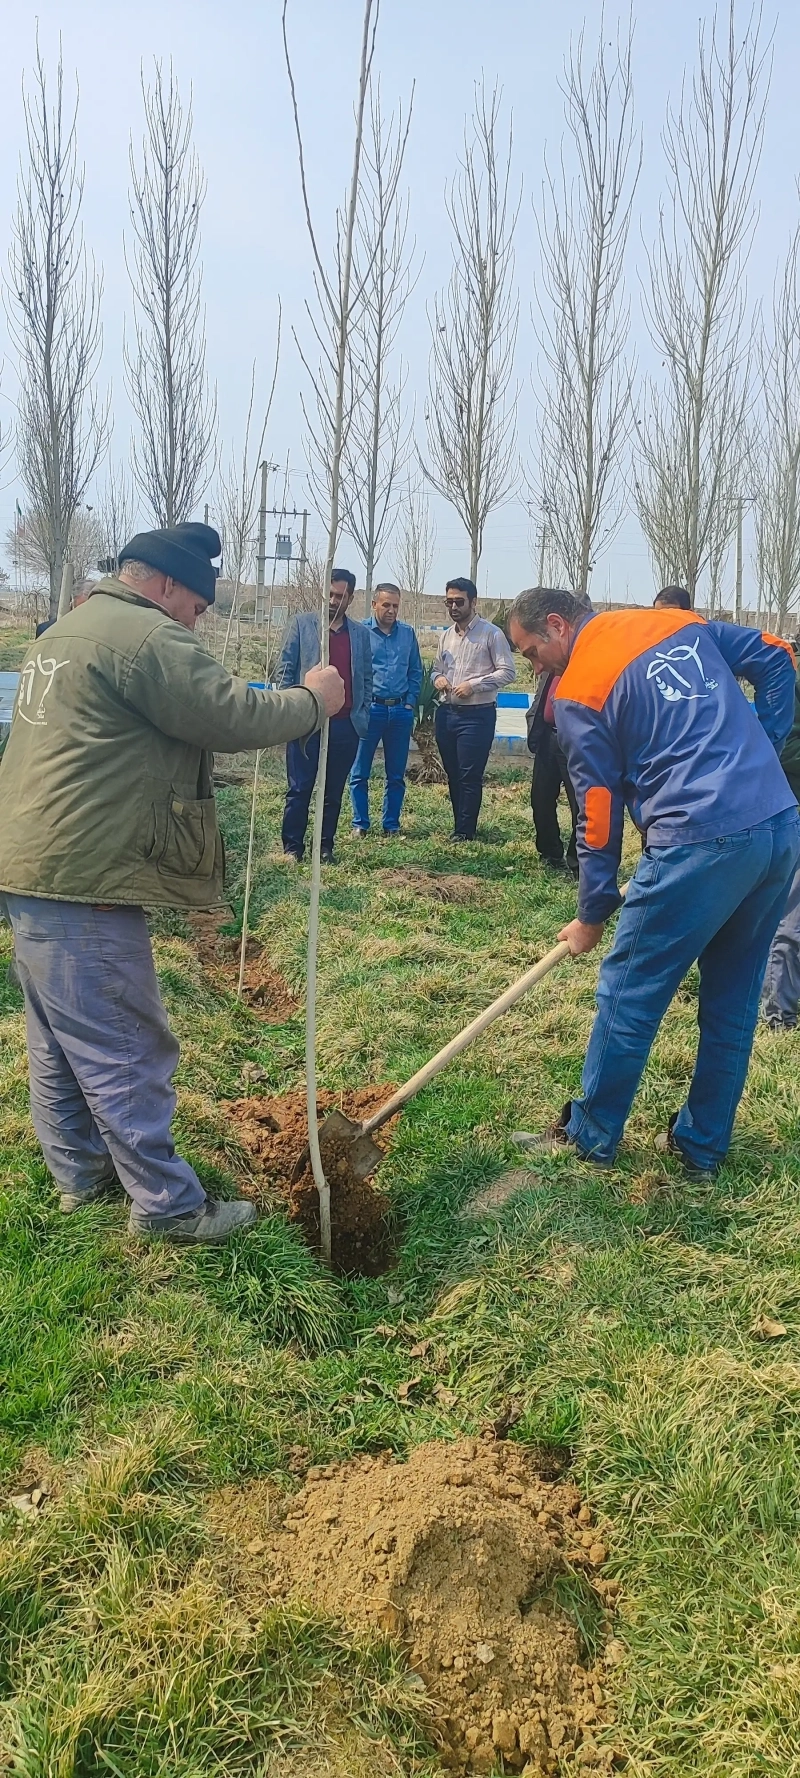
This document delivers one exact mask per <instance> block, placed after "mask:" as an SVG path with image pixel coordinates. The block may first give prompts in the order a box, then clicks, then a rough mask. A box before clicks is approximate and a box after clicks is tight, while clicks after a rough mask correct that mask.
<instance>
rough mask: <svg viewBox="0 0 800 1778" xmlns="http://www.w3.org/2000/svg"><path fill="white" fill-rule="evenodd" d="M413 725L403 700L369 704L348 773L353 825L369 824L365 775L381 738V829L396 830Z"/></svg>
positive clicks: (367, 774)
mask: <svg viewBox="0 0 800 1778" xmlns="http://www.w3.org/2000/svg"><path fill="white" fill-rule="evenodd" d="M413 726H414V712H413V710H408V709H406V706H405V704H373V705H372V708H371V710H370V713H369V728H368V729H367V732H366V734H365V736H364V738H363V740H362V741H359V743H358V752H357V754H356V763H355V765H354V766H353V770H352V772H351V773H350V800H351V802H352V804H353V826H354V827H363V828H367V827H369V775H370V772H371V771H372V761H373V759H374V758H375V752H376V749H377V748H378V747H379V745H380V743H381V741H382V742H383V759H384V764H385V766H386V789H385V791H384V796H383V831H384V833H397V832H399V828H400V811H401V809H402V807H403V800H404V797H405V794H406V765H407V763H408V749H409V746H410V743H411V730H412V728H413Z"/></svg>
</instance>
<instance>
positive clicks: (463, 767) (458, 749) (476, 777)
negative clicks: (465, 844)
mask: <svg viewBox="0 0 800 1778" xmlns="http://www.w3.org/2000/svg"><path fill="white" fill-rule="evenodd" d="M496 721H497V709H496V706H495V705H494V704H473V705H471V706H470V707H468V708H466V709H464V710H459V708H458V706H457V705H456V704H440V705H439V708H438V710H437V712H436V745H437V747H438V749H439V752H440V754H441V756H442V765H443V766H444V769H445V771H446V773H447V787H448V790H449V792H450V801H451V803H452V805H453V829H454V832H455V833H457V834H459V835H460V836H461V838H462V839H464V840H474V838H475V829H476V827H477V825H478V816H479V814H480V812H481V801H482V798H483V774H484V772H485V770H486V764H487V761H488V758H489V754H490V753H491V751H492V742H493V740H494V730H495V723H496Z"/></svg>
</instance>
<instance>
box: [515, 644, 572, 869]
mask: <svg viewBox="0 0 800 1778" xmlns="http://www.w3.org/2000/svg"><path fill="white" fill-rule="evenodd" d="M559 677H560V676H559V674H558V673H542V674H541V676H540V678H539V683H538V685H537V687H536V693H535V696H534V700H533V703H532V704H531V705H530V708H529V710H528V714H527V717H526V719H525V720H526V722H527V725H528V751H529V753H532V754H533V776H532V778H531V811H532V813H533V830H534V833H535V835H536V850H537V852H538V854H539V857H540V858H542V859H543V860H544V863H545V864H546V865H548V866H549V867H550V869H551V870H558V871H568V872H569V873H570V875H571V876H573V877H577V875H578V840H577V828H578V803H577V799H576V796H575V792H574V790H573V788H572V780H571V778H570V775H569V772H568V771H567V762H566V759H565V758H564V753H563V750H562V748H561V747H560V746H559V742H558V735H557V734H556V719H555V713H554V707H553V698H554V697H555V694H556V691H557V689H558V684H559ZM562 785H563V787H564V790H565V792H566V797H567V802H568V803H569V806H570V813H571V815H572V833H571V834H570V837H569V842H568V845H567V851H566V857H565V855H564V842H563V840H562V838H561V829H560V827H559V825H558V798H559V793H560V791H561V787H562Z"/></svg>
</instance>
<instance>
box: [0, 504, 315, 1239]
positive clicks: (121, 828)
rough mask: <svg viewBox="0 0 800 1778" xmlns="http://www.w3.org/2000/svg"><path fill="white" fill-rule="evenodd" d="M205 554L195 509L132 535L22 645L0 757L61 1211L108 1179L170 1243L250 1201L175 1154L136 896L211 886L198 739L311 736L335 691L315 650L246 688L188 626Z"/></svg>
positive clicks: (5, 860)
mask: <svg viewBox="0 0 800 1778" xmlns="http://www.w3.org/2000/svg"><path fill="white" fill-rule="evenodd" d="M220 552H221V544H220V539H219V537H218V535H217V533H216V531H214V530H212V529H211V528H210V527H209V526H207V525H195V524H186V525H175V526H173V527H172V528H171V529H169V530H162V531H147V532H142V533H141V534H140V535H139V536H137V537H134V538H133V539H132V541H131V542H130V543H129V544H128V545H127V546H126V548H125V549H124V550H123V551H122V552H121V554H120V558H119V571H118V574H117V576H111V577H109V578H108V579H106V580H102V581H100V582H99V583H98V585H97V586H96V587H94V588H93V590H92V593H91V595H90V597H89V598H88V599H87V600H86V601H85V602H84V603H83V604H82V605H80V607H79V608H78V609H77V610H75V611H71V612H69V613H68V614H67V615H66V616H65V617H63V618H59V620H58V621H57V622H56V623H55V624H53V625H52V627H51V628H50V629H49V630H48V631H47V634H46V636H43V637H41V638H40V639H39V640H37V641H36V642H34V644H33V646H32V647H31V648H30V650H29V651H28V654H27V656H26V658H25V661H24V663H23V667H22V673H21V677H20V689H19V694H18V699H17V705H16V709H15V712H14V719H13V722H12V726H11V734H10V737H9V741H8V745H7V747H6V751H5V754H4V757H3V761H2V766H0V805H1V807H2V820H0V890H2V892H3V894H4V897H5V900H6V903H7V906H8V913H9V917H10V919H11V924H12V926H13V929H14V941H15V949H16V958H17V967H18V970H19V977H20V982H21V986H22V991H23V994H24V996H25V1015H26V1026H27V1038H28V1056H29V1063H30V1076H31V1113H32V1117H33V1123H34V1127H35V1129H36V1133H37V1136H38V1138H39V1141H40V1142H41V1145H42V1149H43V1152H44V1156H45V1160H46V1161H47V1164H48V1167H49V1168H50V1171H51V1173H52V1175H53V1178H54V1180H55V1181H56V1184H57V1186H58V1188H59V1191H60V1194H61V1208H62V1210H65V1211H72V1210H77V1209H79V1208H80V1207H81V1206H82V1205H84V1204H86V1203H89V1202H90V1201H91V1200H93V1199H95V1198H97V1197H99V1196H101V1195H102V1194H103V1193H104V1192H106V1191H107V1190H108V1189H109V1188H110V1187H111V1188H113V1187H115V1186H116V1185H117V1183H118V1182H119V1183H120V1184H121V1185H122V1186H123V1187H124V1189H125V1191H126V1192H127V1194H128V1196H129V1197H130V1199H131V1201H132V1202H131V1213H130V1225H129V1226H130V1228H131V1231H132V1232H133V1233H134V1234H137V1235H139V1236H140V1237H142V1238H144V1239H152V1238H153V1237H154V1236H161V1237H163V1238H165V1239H166V1240H168V1241H173V1242H176V1243H179V1244H182V1245H186V1244H197V1243H206V1242H220V1241H224V1240H226V1239H227V1237H228V1235H229V1234H230V1233H231V1232H232V1231H233V1230H234V1229H236V1228H242V1227H245V1226H246V1225H247V1224H248V1223H250V1222H253V1221H254V1220H255V1210H254V1207H253V1205H252V1204H249V1203H244V1202H235V1203H222V1202H217V1201H216V1200H215V1199H213V1198H210V1197H208V1196H207V1195H206V1193H205V1192H204V1190H203V1187H202V1185H201V1184H200V1181H199V1179H198V1178H197V1175H196V1173H195V1172H194V1171H193V1169H192V1168H191V1167H190V1166H189V1164H188V1162H187V1161H185V1160H183V1159H182V1157H181V1156H180V1155H178V1154H176V1152H175V1147H174V1144H173V1142H172V1138H171V1135H170V1126H171V1121H172V1115H173V1112H174V1108H175V1094H174V1092H173V1088H172V1077H173V1074H174V1072H175V1068H176V1065H177V1061H178V1054H179V1051H178V1045H177V1043H176V1041H175V1039H174V1037H173V1036H172V1033H171V1031H170V1029H169V1026H168V1024H167V1019H166V1014H165V1011H164V1007H163V1004H162V1001H161V996H160V994H159V990H158V984H157V981H156V975H155V970H154V967H153V957H152V952H151V948H150V940H149V936H148V932H147V926H146V922H145V916H144V912H143V909H144V908H145V907H152V906H157V905H162V906H164V905H166V906H170V907H186V908H207V907H211V906H213V905H215V904H218V903H220V902H221V901H222V900H223V851H222V841H221V838H220V835H219V831H218V828H217V819H216V811H215V807H214V792H213V785H212V766H213V753H212V749H216V750H218V751H220V752H223V753H224V752H237V751H239V750H240V749H244V748H262V747H275V746H278V745H280V744H282V743H284V742H286V741H291V740H298V739H301V738H302V737H303V736H308V735H312V734H314V733H315V731H316V730H317V729H318V728H319V727H320V725H321V723H322V721H323V720H324V718H325V717H328V716H333V715H335V713H336V711H337V710H339V709H340V708H341V704H342V700H343V697H344V687H343V685H342V681H341V679H340V678H339V675H338V673H337V672H336V670H335V668H333V667H326V668H322V667H317V668H315V669H313V670H312V671H310V672H309V673H308V674H307V675H306V681H305V685H304V686H302V687H297V688H296V689H294V690H291V691H285V692H260V691H255V690H253V689H251V688H250V687H249V686H247V685H246V684H245V683H244V681H243V680H241V679H235V678H233V677H232V676H231V674H230V673H227V672H226V671H225V669H224V668H223V667H220V666H218V664H217V662H216V661H214V660H213V659H212V658H211V656H210V655H209V654H208V653H207V652H206V650H205V649H204V648H203V647H202V646H201V644H200V643H199V642H197V641H196V640H195V637H194V635H193V634H192V632H193V630H194V627H195V624H196V622H197V619H198V617H199V616H200V615H201V613H202V612H204V611H205V610H206V609H207V607H208V606H209V605H210V604H211V603H212V602H213V599H214V595H215V588H216V572H217V571H216V569H215V568H214V567H213V565H212V558H213V557H214V556H218V555H219V554H220Z"/></svg>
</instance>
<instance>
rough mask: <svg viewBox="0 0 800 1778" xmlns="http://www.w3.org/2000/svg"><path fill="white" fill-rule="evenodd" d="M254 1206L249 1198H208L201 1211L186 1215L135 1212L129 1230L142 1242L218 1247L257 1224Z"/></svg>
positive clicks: (190, 1211)
mask: <svg viewBox="0 0 800 1778" xmlns="http://www.w3.org/2000/svg"><path fill="white" fill-rule="evenodd" d="M256 1218H257V1211H256V1207H255V1204H251V1203H250V1202H249V1200H248V1199H247V1198H234V1199H233V1200H229V1201H226V1202H224V1203H223V1202H221V1201H220V1200H219V1199H218V1198H206V1201H205V1203H204V1204H201V1206H200V1209H199V1210H189V1211H188V1212H187V1213H186V1214H185V1215H184V1216H143V1215H142V1212H141V1211H136V1210H132V1211H131V1214H130V1217H129V1220H128V1229H129V1232H130V1233H131V1234H132V1235H135V1236H136V1237H137V1239H138V1240H139V1241H168V1242H169V1243H170V1245H171V1246H172V1247H219V1246H221V1245H222V1243H223V1242H224V1241H227V1240H228V1239H229V1237H230V1236H231V1235H235V1234H236V1233H237V1231H238V1230H239V1229H247V1228H250V1226H251V1224H252V1223H254V1222H255V1221H256Z"/></svg>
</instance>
